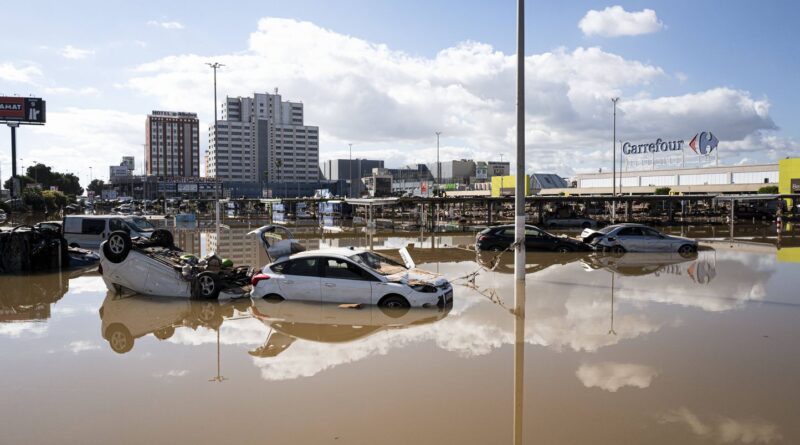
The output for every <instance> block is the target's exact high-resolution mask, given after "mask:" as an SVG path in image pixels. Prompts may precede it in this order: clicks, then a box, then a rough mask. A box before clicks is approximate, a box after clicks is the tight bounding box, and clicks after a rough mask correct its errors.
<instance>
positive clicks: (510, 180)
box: [492, 175, 531, 197]
mask: <svg viewBox="0 0 800 445" xmlns="http://www.w3.org/2000/svg"><path fill="white" fill-rule="evenodd" d="M516 184H517V176H516V175H508V176H492V196H493V197H498V196H514V189H515V186H516ZM530 188H531V177H530V176H528V175H525V196H528V194H530Z"/></svg>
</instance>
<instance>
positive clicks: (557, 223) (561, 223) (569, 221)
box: [544, 217, 597, 229]
mask: <svg viewBox="0 0 800 445" xmlns="http://www.w3.org/2000/svg"><path fill="white" fill-rule="evenodd" d="M544 225H545V227H548V228H551V229H553V228H556V227H580V228H582V229H588V228H590V227H597V221H595V220H593V219H591V218H580V217H575V218H550V219H548V220H546V221H545V222H544Z"/></svg>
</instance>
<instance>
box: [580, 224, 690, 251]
mask: <svg viewBox="0 0 800 445" xmlns="http://www.w3.org/2000/svg"><path fill="white" fill-rule="evenodd" d="M581 238H582V239H583V241H584V242H585V243H589V244H590V245H591V246H593V247H594V248H595V249H596V250H602V251H610V252H615V253H623V252H678V253H679V254H681V255H682V256H691V255H693V254H694V253H695V252H697V241H696V240H693V239H690V238H684V237H682V236H674V235H666V234H664V233H661V232H659V231H658V230H656V229H653V228H652V227H648V226H645V225H643V224H614V225H611V226H607V227H603V228H602V229H600V230H593V229H586V230H584V231H583V233H581Z"/></svg>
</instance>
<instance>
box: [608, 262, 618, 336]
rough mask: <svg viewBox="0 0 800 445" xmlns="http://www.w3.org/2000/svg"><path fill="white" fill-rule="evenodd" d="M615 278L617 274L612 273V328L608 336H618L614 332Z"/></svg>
mask: <svg viewBox="0 0 800 445" xmlns="http://www.w3.org/2000/svg"><path fill="white" fill-rule="evenodd" d="M614 277H616V274H615V273H614V272H611V328H610V329H609V330H608V335H617V331H615V330H614Z"/></svg>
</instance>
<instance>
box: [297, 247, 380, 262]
mask: <svg viewBox="0 0 800 445" xmlns="http://www.w3.org/2000/svg"><path fill="white" fill-rule="evenodd" d="M366 251H367V250H366V249H362V248H360V247H353V248H350V247H335V248H332V249H318V250H307V251H305V252H298V253H295V254H293V255H291V256H290V257H289V259H294V258H305V257H310V256H333V257H341V258H347V257H351V256H353V255H357V254H359V253H364V252H366Z"/></svg>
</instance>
